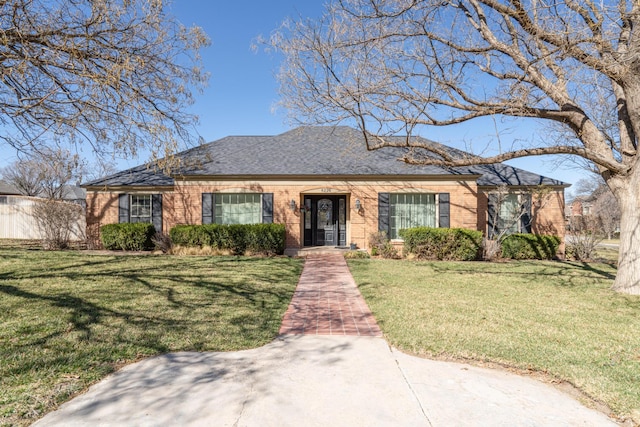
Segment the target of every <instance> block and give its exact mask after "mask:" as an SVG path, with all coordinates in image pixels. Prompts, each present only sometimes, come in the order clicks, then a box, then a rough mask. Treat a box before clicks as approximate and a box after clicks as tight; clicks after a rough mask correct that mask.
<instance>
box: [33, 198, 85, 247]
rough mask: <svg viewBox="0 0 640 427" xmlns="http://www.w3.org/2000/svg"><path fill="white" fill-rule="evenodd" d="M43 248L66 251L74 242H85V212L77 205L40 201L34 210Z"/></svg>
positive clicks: (58, 201) (48, 200)
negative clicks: (83, 225)
mask: <svg viewBox="0 0 640 427" xmlns="http://www.w3.org/2000/svg"><path fill="white" fill-rule="evenodd" d="M33 216H34V218H35V220H36V224H37V227H38V230H39V231H40V235H41V236H42V238H41V242H42V246H43V248H44V249H46V250H57V249H66V248H68V247H69V246H70V244H71V241H72V240H76V241H84V240H85V235H84V228H83V227H82V224H84V223H83V222H82V220H83V218H84V210H83V209H82V206H80V205H77V204H75V203H70V202H65V201H63V200H56V199H40V200H38V201H37V202H36V203H35V205H34V209H33Z"/></svg>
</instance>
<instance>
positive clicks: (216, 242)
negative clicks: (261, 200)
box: [169, 224, 285, 255]
mask: <svg viewBox="0 0 640 427" xmlns="http://www.w3.org/2000/svg"><path fill="white" fill-rule="evenodd" d="M169 237H170V238H171V242H172V243H173V244H174V245H181V246H186V247H203V246H210V247H212V248H215V249H220V250H229V251H231V252H233V253H234V254H237V255H241V254H244V253H246V252H251V253H254V254H263V255H276V254H277V255H281V254H283V253H284V249H285V227H284V224H231V225H222V224H205V225H177V226H175V227H173V228H172V229H171V231H169Z"/></svg>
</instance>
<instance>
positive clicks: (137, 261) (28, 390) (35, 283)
mask: <svg viewBox="0 0 640 427" xmlns="http://www.w3.org/2000/svg"><path fill="white" fill-rule="evenodd" d="M301 268H302V263H301V262H300V261H299V260H294V259H288V258H236V257H221V258H207V257H173V256H97V255H96V256H92V255H87V254H86V253H82V252H44V251H33V250H32V251H27V250H19V249H13V250H9V249H0V425H27V424H30V423H31V422H33V421H34V420H35V419H37V418H39V417H40V416H42V415H43V414H44V413H46V412H48V411H50V410H52V409H54V408H55V407H56V406H57V405H59V404H60V403H62V402H63V401H65V400H68V398H69V397H70V396H72V395H74V394H77V393H78V392H80V391H82V390H84V389H86V388H87V387H88V386H89V385H90V384H92V383H95V382H96V381H98V380H100V379H101V378H104V377H105V376H106V375H107V374H109V373H111V372H113V371H114V370H116V369H117V368H119V367H121V366H122V365H124V364H127V363H130V362H133V361H135V360H139V359H141V358H144V357H149V356H152V355H157V354H161V353H167V352H172V351H182V350H194V351H230V350H240V349H246V348H253V347H258V346H260V345H263V344H266V343H268V342H269V341H271V340H272V339H273V338H274V337H275V336H276V335H277V333H278V329H279V326H280V322H281V319H282V316H283V314H284V312H285V310H286V308H287V306H288V304H289V301H290V299H291V296H292V294H293V291H294V289H295V285H296V283H297V280H298V277H299V275H300V272H301Z"/></svg>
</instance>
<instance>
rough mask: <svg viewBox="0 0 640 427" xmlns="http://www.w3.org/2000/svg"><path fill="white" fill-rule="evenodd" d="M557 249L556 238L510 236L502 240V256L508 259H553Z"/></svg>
mask: <svg viewBox="0 0 640 427" xmlns="http://www.w3.org/2000/svg"><path fill="white" fill-rule="evenodd" d="M558 247H560V238H559V237H558V236H547V235H538V234H510V235H509V236H507V237H505V238H504V239H503V240H502V256H503V258H510V259H553V258H555V257H556V254H557V253H558Z"/></svg>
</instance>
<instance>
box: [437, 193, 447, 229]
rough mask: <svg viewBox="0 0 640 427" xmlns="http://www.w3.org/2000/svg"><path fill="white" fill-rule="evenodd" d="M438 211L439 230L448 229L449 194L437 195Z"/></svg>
mask: <svg viewBox="0 0 640 427" xmlns="http://www.w3.org/2000/svg"><path fill="white" fill-rule="evenodd" d="M438 211H439V216H440V218H439V222H438V225H439V227H440V228H449V227H450V214H449V193H440V194H438Z"/></svg>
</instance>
